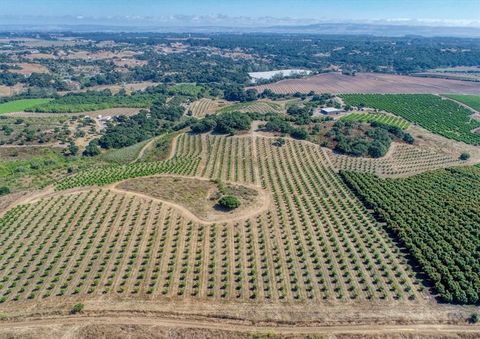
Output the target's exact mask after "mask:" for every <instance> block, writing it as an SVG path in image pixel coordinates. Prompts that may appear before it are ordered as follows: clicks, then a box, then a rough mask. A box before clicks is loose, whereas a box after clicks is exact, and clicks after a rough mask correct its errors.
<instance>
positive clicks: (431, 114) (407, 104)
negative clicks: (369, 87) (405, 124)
mask: <svg viewBox="0 0 480 339" xmlns="http://www.w3.org/2000/svg"><path fill="white" fill-rule="evenodd" d="M341 97H342V98H343V99H344V100H345V103H346V104H348V105H351V106H355V107H359V106H365V107H371V108H375V109H379V110H383V111H387V112H390V113H393V114H396V115H399V116H401V117H403V118H405V119H407V120H409V121H411V122H413V123H416V124H418V125H420V126H422V127H423V128H425V129H428V130H429V131H431V132H433V133H437V134H439V135H442V136H444V137H447V138H449V139H453V140H457V141H463V142H465V143H467V144H473V145H480V134H475V133H473V132H472V130H473V129H476V128H479V127H480V121H476V120H474V119H471V118H470V117H471V115H472V112H471V111H470V110H468V109H467V108H464V107H462V106H460V105H459V104H457V103H455V102H453V101H451V100H446V99H442V98H441V97H439V96H435V95H430V94H343V95H342V96H341Z"/></svg>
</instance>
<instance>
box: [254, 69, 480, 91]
mask: <svg viewBox="0 0 480 339" xmlns="http://www.w3.org/2000/svg"><path fill="white" fill-rule="evenodd" d="M254 88H255V89H256V90H257V91H258V92H263V91H264V90H265V89H271V90H272V91H273V92H275V93H287V94H292V93H296V92H301V93H308V92H310V91H314V92H316V93H334V94H342V93H399V94H408V93H412V94H417V93H418V94H435V93H436V94H439V93H464V94H480V86H479V85H478V83H475V82H469V81H460V80H448V79H434V78H419V77H409V76H402V75H392V74H380V73H358V74H357V75H356V76H348V75H342V74H340V73H326V74H320V75H315V76H312V77H307V78H303V79H291V80H282V81H279V82H276V83H273V84H268V85H261V86H256V87H254Z"/></svg>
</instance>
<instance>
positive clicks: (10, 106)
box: [0, 99, 52, 114]
mask: <svg viewBox="0 0 480 339" xmlns="http://www.w3.org/2000/svg"><path fill="white" fill-rule="evenodd" d="M51 100H52V99H21V100H13V101H7V102H5V103H3V104H0V114H3V113H11V112H23V111H25V110H29V109H31V108H32V107H36V106H39V105H45V104H47V103H48V102H50V101H51Z"/></svg>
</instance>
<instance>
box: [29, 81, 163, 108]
mask: <svg viewBox="0 0 480 339" xmlns="http://www.w3.org/2000/svg"><path fill="white" fill-rule="evenodd" d="M164 94H165V88H164V87H163V86H159V87H155V88H151V89H149V90H148V91H145V92H135V93H132V95H127V94H125V93H122V92H120V93H118V94H115V95H113V94H112V93H111V92H110V91H109V90H104V91H87V92H84V93H70V94H67V95H65V96H62V97H59V98H57V99H55V100H53V101H50V102H48V103H45V104H41V105H36V106H33V107H29V109H28V111H34V112H52V113H64V112H65V113H76V112H86V111H96V110H100V109H108V108H119V107H133V108H136V107H138V108H148V107H150V106H151V105H152V103H153V102H155V101H157V100H162V99H164V98H163V95H164Z"/></svg>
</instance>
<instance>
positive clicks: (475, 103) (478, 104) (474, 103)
mask: <svg viewBox="0 0 480 339" xmlns="http://www.w3.org/2000/svg"><path fill="white" fill-rule="evenodd" d="M445 97H447V98H450V99H453V100H456V101H458V102H461V103H462V104H465V105H467V106H469V107H471V108H473V109H474V110H476V111H477V112H480V95H460V94H448V95H445Z"/></svg>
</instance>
